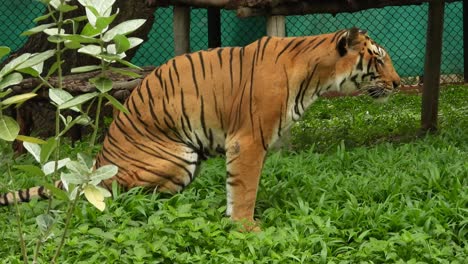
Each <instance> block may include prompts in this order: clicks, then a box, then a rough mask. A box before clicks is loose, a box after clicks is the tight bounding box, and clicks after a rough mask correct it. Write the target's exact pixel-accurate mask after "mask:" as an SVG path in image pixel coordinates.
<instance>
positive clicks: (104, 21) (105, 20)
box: [96, 9, 119, 32]
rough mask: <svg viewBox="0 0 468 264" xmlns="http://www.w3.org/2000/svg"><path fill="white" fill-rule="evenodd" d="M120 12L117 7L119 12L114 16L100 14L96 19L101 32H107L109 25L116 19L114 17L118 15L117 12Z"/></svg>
mask: <svg viewBox="0 0 468 264" xmlns="http://www.w3.org/2000/svg"><path fill="white" fill-rule="evenodd" d="M118 13H119V10H118V9H117V12H116V13H115V14H113V15H112V16H100V17H98V18H97V19H96V28H97V29H99V31H100V32H105V31H106V30H107V28H108V26H109V25H110V24H111V23H112V22H113V21H114V19H115V18H116V17H117V14H118Z"/></svg>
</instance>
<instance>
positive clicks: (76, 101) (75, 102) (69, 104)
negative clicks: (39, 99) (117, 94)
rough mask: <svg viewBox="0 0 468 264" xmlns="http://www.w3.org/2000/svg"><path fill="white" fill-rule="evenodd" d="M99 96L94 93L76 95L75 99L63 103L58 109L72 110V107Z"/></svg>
mask: <svg viewBox="0 0 468 264" xmlns="http://www.w3.org/2000/svg"><path fill="white" fill-rule="evenodd" d="M98 95H99V94H98V93H96V92H94V93H85V94H81V95H78V96H76V97H74V98H73V99H70V100H68V101H66V102H65V103H63V104H61V105H59V109H68V108H72V107H74V106H77V105H81V104H83V103H85V102H87V101H89V100H91V99H93V98H94V97H96V96H98Z"/></svg>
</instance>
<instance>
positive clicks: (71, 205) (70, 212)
mask: <svg viewBox="0 0 468 264" xmlns="http://www.w3.org/2000/svg"><path fill="white" fill-rule="evenodd" d="M82 189H83V188H82V186H80V187H78V192H77V193H78V194H79V193H80V192H81V190H82ZM77 202H78V195H77V196H76V197H75V199H74V200H73V203H69V204H68V210H67V215H66V217H65V219H66V220H65V226H64V228H63V234H62V237H61V239H60V244H59V246H58V248H57V250H56V251H55V254H54V257H53V258H52V261H51V263H56V260H57V258H58V256H59V255H60V251H61V250H62V247H63V244H65V238H66V237H67V231H68V227H69V225H70V221H71V218H72V215H73V211H74V210H75V207H76V204H77Z"/></svg>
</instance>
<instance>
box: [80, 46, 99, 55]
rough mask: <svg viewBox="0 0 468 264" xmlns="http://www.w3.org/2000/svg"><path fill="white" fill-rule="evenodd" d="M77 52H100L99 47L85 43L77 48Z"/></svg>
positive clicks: (92, 53)
mask: <svg viewBox="0 0 468 264" xmlns="http://www.w3.org/2000/svg"><path fill="white" fill-rule="evenodd" d="M78 52H80V53H84V54H89V55H91V56H96V55H98V54H100V53H101V47H100V46H96V45H86V46H84V47H82V48H81V49H79V50H78Z"/></svg>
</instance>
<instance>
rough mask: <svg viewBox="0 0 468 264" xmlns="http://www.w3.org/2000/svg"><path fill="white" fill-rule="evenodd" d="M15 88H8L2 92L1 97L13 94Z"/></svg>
mask: <svg viewBox="0 0 468 264" xmlns="http://www.w3.org/2000/svg"><path fill="white" fill-rule="evenodd" d="M12 92H13V90H12V89H11V88H9V89H7V90H6V91H3V92H0V98H3V97H5V96H7V95H9V94H11V93H12Z"/></svg>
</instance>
